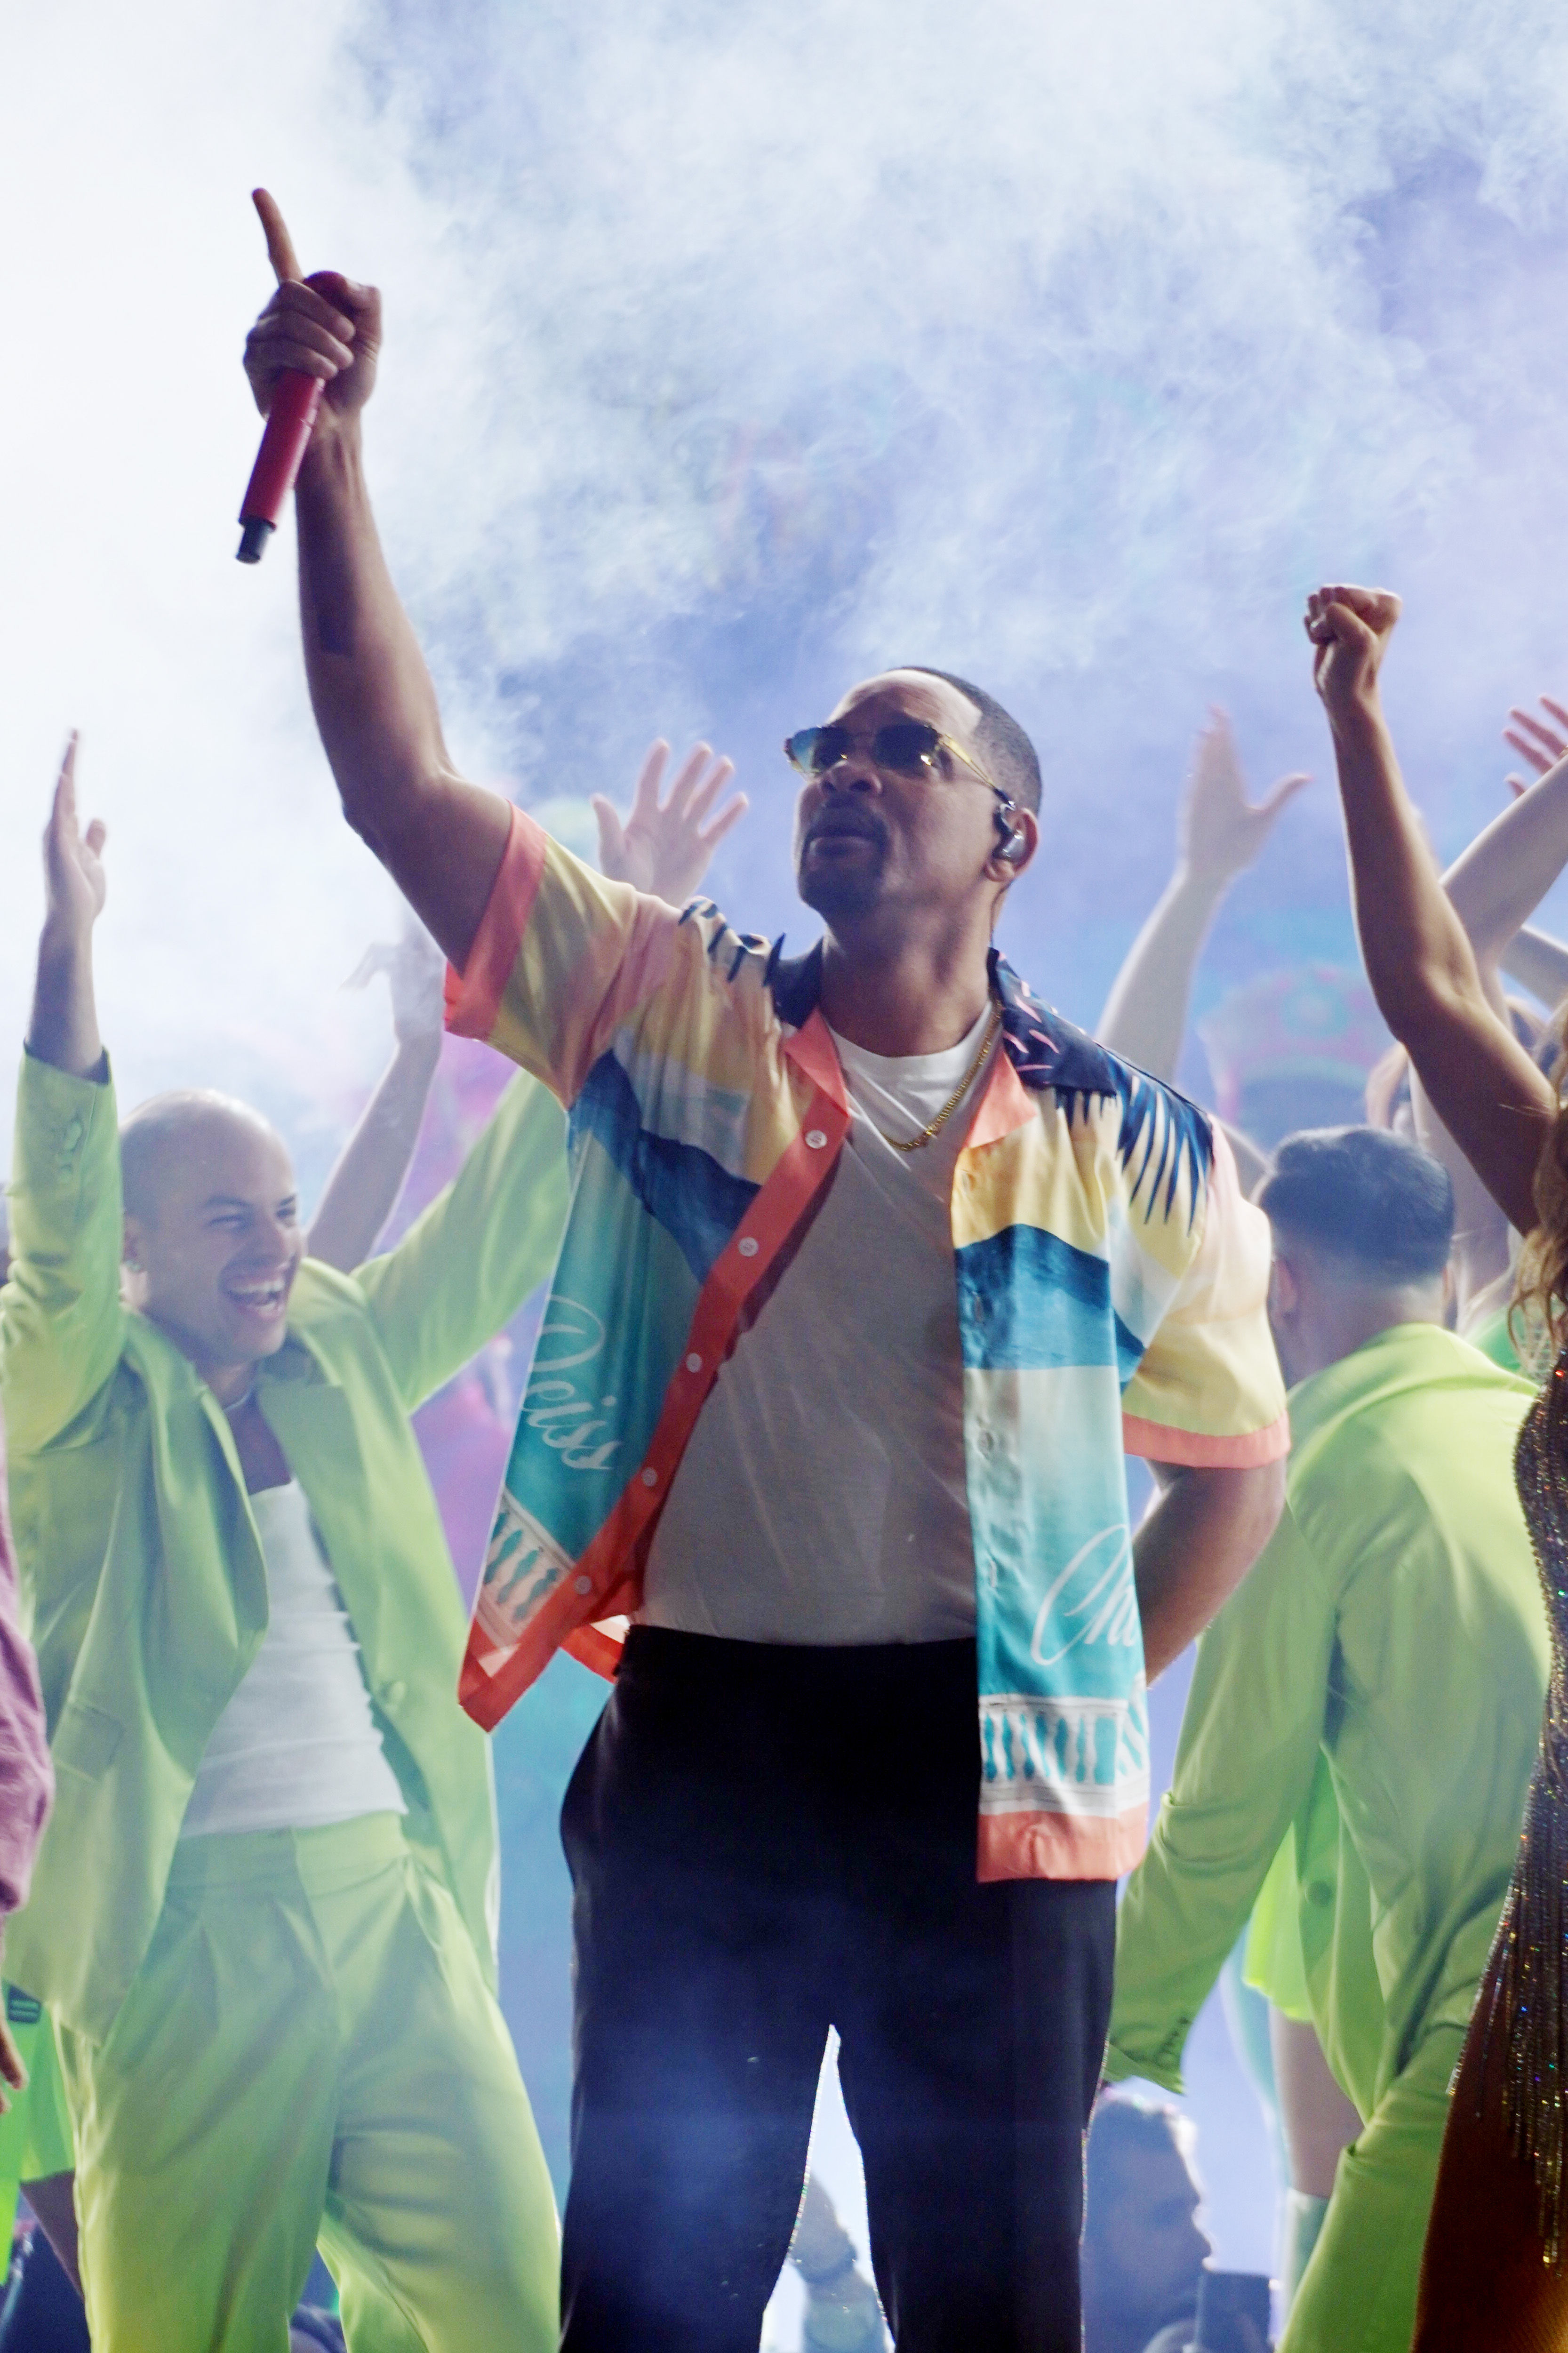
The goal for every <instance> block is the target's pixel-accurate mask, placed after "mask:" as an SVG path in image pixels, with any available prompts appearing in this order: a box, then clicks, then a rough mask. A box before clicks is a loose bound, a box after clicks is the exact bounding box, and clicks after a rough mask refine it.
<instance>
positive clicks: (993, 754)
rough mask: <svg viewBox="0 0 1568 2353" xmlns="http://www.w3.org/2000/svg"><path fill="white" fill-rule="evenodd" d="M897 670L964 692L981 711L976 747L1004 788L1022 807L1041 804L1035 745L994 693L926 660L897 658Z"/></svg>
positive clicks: (1038, 763)
mask: <svg viewBox="0 0 1568 2353" xmlns="http://www.w3.org/2000/svg"><path fill="white" fill-rule="evenodd" d="M898 667H899V668H900V670H914V671H915V672H917V673H918V675H919V676H920V677H921V678H940V679H941V680H942V682H943V684H944V685H947V686H955V687H957V689H958V691H959V692H960V694H966V695H967V696H968V697H969V700H970V701H971V702H973V705H974V707H975V709H976V710H977V711H978V712H979V713H980V724H979V726H978V727H977V728H976V729H975V731H974V744H975V749H976V751H978V753H979V754H980V756H981V758H982V759H983V760H984V763H985V765H986V767H987V768H988V769H989V770H990V773H991V775H992V776H993V777H994V780H995V782H996V783H997V784H999V785H1000V786H1001V787H1002V789H1003V791H1004V792H1007V793H1011V794H1012V796H1013V798H1014V799H1015V800H1016V802H1017V803H1018V804H1019V806H1020V807H1022V808H1029V809H1037V808H1038V807H1039V806H1040V789H1041V787H1040V761H1039V754H1037V752H1036V750H1035V747H1034V745H1033V744H1031V743H1030V741H1029V739H1028V737H1027V736H1026V734H1025V733H1024V731H1023V729H1022V728H1021V727H1020V726H1019V724H1018V723H1017V721H1016V719H1015V718H1014V717H1013V714H1012V712H1009V711H1004V710H1003V708H1002V705H1001V704H1000V703H999V702H997V700H996V698H995V696H994V694H987V693H986V691H985V689H984V687H983V686H975V685H973V683H972V682H971V681H970V680H968V679H966V678H958V677H955V676H954V674H953V672H952V670H932V669H931V665H930V663H929V662H900V664H899V665H898Z"/></svg>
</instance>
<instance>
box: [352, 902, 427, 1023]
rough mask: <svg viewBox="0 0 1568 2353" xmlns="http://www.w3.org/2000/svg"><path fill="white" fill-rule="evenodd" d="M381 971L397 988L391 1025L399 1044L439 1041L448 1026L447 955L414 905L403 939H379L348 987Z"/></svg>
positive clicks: (365, 981)
mask: <svg viewBox="0 0 1568 2353" xmlns="http://www.w3.org/2000/svg"><path fill="white" fill-rule="evenodd" d="M378 972H384V974H385V975H386V980H387V987H389V988H390V989H391V991H392V1028H393V1034H394V1035H395V1038H396V1039H397V1042H398V1044H399V1045H400V1046H412V1045H416V1044H417V1043H419V1042H420V1041H422V1040H427V1039H434V1040H435V1041H436V1042H437V1044H438V1043H439V1041H440V1039H441V1037H442V1035H443V1030H444V1018H445V1008H444V1006H443V1002H442V997H443V984H444V982H445V979H446V975H447V959H446V957H445V956H444V955H442V954H441V951H440V949H439V948H438V947H437V944H436V943H435V941H434V940H433V939H432V938H431V936H430V934H429V933H428V932H427V931H426V928H425V926H424V924H423V923H421V922H420V920H419V918H418V916H417V915H416V914H415V913H414V912H413V910H412V909H410V910H409V911H408V913H406V915H405V919H404V924H403V936H402V938H401V939H399V940H396V941H393V940H377V941H376V942H375V943H374V945H373V946H371V947H368V948H366V950H365V952H364V954H363V956H361V958H360V960H359V962H358V964H357V965H355V966H354V968H353V972H351V973H350V975H349V976H348V978H347V980H346V981H345V982H344V983H343V986H344V987H345V988H363V987H366V986H367V984H368V983H369V982H370V981H372V980H374V977H375V976H376V974H377V973H378Z"/></svg>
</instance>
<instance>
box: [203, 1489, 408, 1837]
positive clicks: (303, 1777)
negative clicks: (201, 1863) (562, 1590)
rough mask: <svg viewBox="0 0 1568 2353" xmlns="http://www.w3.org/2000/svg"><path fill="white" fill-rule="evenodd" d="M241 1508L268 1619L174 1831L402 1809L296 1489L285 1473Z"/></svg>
mask: <svg viewBox="0 0 1568 2353" xmlns="http://www.w3.org/2000/svg"><path fill="white" fill-rule="evenodd" d="M250 1508H251V1511H252V1513H253V1514H254V1515H255V1519H256V1529H257V1534H258V1535H259V1536H260V1538H261V1557H262V1560H263V1562H264V1563H265V1566H266V1569H267V1600H268V1625H267V1631H266V1633H265V1635H264V1636H263V1637H262V1642H261V1648H260V1649H259V1651H258V1652H257V1654H256V1656H255V1658H254V1659H253V1660H252V1661H251V1663H250V1666H249V1668H248V1669H247V1672H246V1674H245V1677H244V1679H243V1681H242V1682H241V1683H240V1684H239V1687H238V1689H237V1691H236V1692H235V1694H234V1696H233V1698H232V1699H231V1700H230V1701H229V1703H228V1705H227V1706H226V1708H225V1709H224V1712H223V1714H222V1715H220V1716H219V1718H218V1720H217V1722H216V1724H215V1725H214V1726H213V1729H212V1737H211V1738H210V1739H209V1740H208V1742H207V1745H206V1749H205V1753H204V1755H203V1757H202V1761H201V1764H200V1767H198V1769H197V1772H196V1780H195V1788H194V1789H193V1790H192V1791H191V1801H190V1804H189V1805H188V1806H187V1807H186V1809H185V1819H184V1826H183V1828H182V1830H181V1832H180V1835H181V1837H182V1838H199V1837H203V1836H205V1835H208V1834H210V1833H212V1832H215V1831H285V1830H291V1831H307V1830H320V1829H321V1827H322V1826H323V1825H324V1824H326V1823H328V1822H346V1821H352V1820H354V1819H355V1817H356V1816H358V1815H360V1814H384V1813H397V1814H402V1813H406V1812H407V1808H406V1806H405V1804H404V1801H403V1792H402V1790H401V1789H400V1788H398V1786H397V1777H396V1775H395V1773H394V1771H393V1769H392V1767H391V1766H390V1765H389V1764H388V1763H387V1761H386V1751H385V1749H384V1747H383V1746H382V1743H381V1735H380V1733H379V1732H378V1731H377V1730H376V1728H375V1720H374V1717H373V1716H372V1715H371V1710H370V1694H369V1692H368V1691H367V1689H366V1688H365V1680H364V1670H363V1666H362V1665H361V1662H360V1651H359V1644H358V1642H357V1641H355V1639H354V1630H353V1626H352V1624H351V1623H350V1621H349V1614H348V1611H347V1610H346V1609H344V1608H343V1598H342V1594H341V1593H340V1592H339V1591H338V1588H337V1581H336V1579H335V1578H334V1577H333V1576H332V1572H331V1568H330V1567H329V1566H328V1564H327V1561H326V1557H325V1556H324V1555H323V1553H322V1551H321V1544H320V1542H319V1540H318V1538H317V1535H316V1531H315V1527H314V1525H312V1522H311V1519H310V1506H309V1504H307V1503H306V1501H305V1495H304V1491H303V1489H302V1488H301V1487H300V1486H299V1485H298V1484H297V1483H296V1482H295V1481H293V1480H292V1479H291V1480H290V1481H289V1484H288V1485H287V1486H286V1487H267V1488H264V1489H263V1490H262V1492H261V1493H259V1494H257V1495H252V1497H251V1498H250Z"/></svg>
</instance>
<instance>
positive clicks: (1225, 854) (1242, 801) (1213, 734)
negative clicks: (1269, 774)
mask: <svg viewBox="0 0 1568 2353" xmlns="http://www.w3.org/2000/svg"><path fill="white" fill-rule="evenodd" d="M1307 781H1308V780H1307V778H1306V777H1305V776H1282V777H1281V778H1280V780H1279V783H1278V784H1277V785H1276V786H1274V788H1273V790H1272V792H1270V793H1268V795H1267V796H1266V797H1265V798H1264V799H1263V800H1262V801H1260V802H1259V803H1258V806H1257V807H1253V806H1252V804H1251V803H1250V802H1249V801H1248V799H1247V782H1246V779H1245V777H1244V776H1243V775H1242V773H1241V762H1240V760H1239V758H1238V757H1237V749H1236V737H1235V735H1234V733H1232V730H1231V724H1230V720H1229V718H1228V717H1227V715H1226V712H1223V711H1219V710H1215V711H1213V712H1210V714H1209V719H1208V723H1207V724H1206V726H1205V727H1204V728H1203V729H1202V731H1201V732H1200V733H1199V735H1198V739H1197V743H1196V744H1195V745H1194V750H1193V765H1192V770H1191V773H1190V774H1189V776H1188V778H1187V786H1186V791H1185V793H1184V796H1183V799H1182V807H1181V814H1180V817H1179V818H1178V819H1177V826H1176V863H1175V865H1174V867H1173V870H1172V873H1171V879H1170V881H1169V882H1168V883H1167V884H1166V885H1165V889H1164V891H1163V893H1162V895H1161V898H1160V901H1159V903H1158V905H1157V906H1156V907H1155V909H1154V912H1153V913H1152V915H1151V916H1150V918H1149V920H1148V922H1147V923H1145V924H1144V926H1143V928H1142V931H1141V932H1140V933H1139V934H1138V937H1137V938H1136V939H1135V940H1134V942H1133V943H1132V945H1131V948H1130V949H1129V951H1128V954H1127V959H1126V962H1125V963H1124V964H1123V965H1122V967H1121V971H1120V972H1119V973H1118V974H1117V976H1116V978H1115V979H1114V980H1113V981H1112V983H1111V985H1110V996H1109V997H1107V998H1106V1000H1105V1008H1104V1010H1103V1012H1102V1013H1101V1014H1100V1020H1099V1024H1098V1026H1097V1027H1096V1029H1095V1036H1096V1037H1097V1038H1098V1039H1100V1043H1101V1045H1104V1046H1109V1047H1110V1050H1111V1051H1112V1053H1115V1054H1121V1055H1123V1056H1125V1058H1126V1060H1128V1061H1130V1062H1136V1063H1137V1065H1138V1067H1139V1069H1140V1070H1143V1071H1149V1072H1150V1074H1151V1075H1152V1077H1154V1078H1157V1079H1167V1080H1168V1079H1172V1078H1173V1077H1174V1076H1175V1071H1176V1061H1177V1058H1178V1057H1179V1055H1180V1053H1181V1050H1182V1039H1183V1038H1184V1035H1185V1032H1186V1027H1187V1007H1188V1003H1189V1001H1190V999H1191V997H1192V987H1193V974H1194V970H1195V969H1196V966H1197V961H1198V955H1199V952H1200V950H1201V949H1202V947H1203V944H1204V942H1205V939H1206V938H1207V937H1208V933H1209V926H1210V924H1211V923H1213V922H1214V919H1215V913H1216V912H1217V910H1218V907H1219V903H1220V901H1221V900H1222V899H1223V898H1224V896H1225V894H1226V892H1227V891H1228V890H1229V888H1230V886H1231V884H1232V883H1233V882H1234V881H1235V880H1236V878H1237V875H1238V874H1245V873H1246V871H1247V868H1248V867H1249V866H1251V865H1252V864H1254V862H1255V861H1256V860H1257V859H1258V854H1259V852H1260V851H1261V850H1262V848H1263V845H1264V843H1265V842H1266V841H1267V840H1268V837H1269V835H1270V833H1271V832H1272V831H1273V829H1274V824H1275V820H1276V818H1278V817H1279V812H1280V810H1281V809H1282V808H1283V807H1285V804H1286V802H1287V801H1289V800H1290V799H1291V798H1292V797H1294V795H1295V794H1297V793H1299V792H1300V789H1301V786H1303V785H1304V784H1305V783H1306V782H1307Z"/></svg>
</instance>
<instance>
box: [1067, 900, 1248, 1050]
mask: <svg viewBox="0 0 1568 2353" xmlns="http://www.w3.org/2000/svg"><path fill="white" fill-rule="evenodd" d="M1226 879H1227V878H1226ZM1226 879H1219V878H1215V877H1211V876H1207V875H1197V874H1194V873H1193V872H1192V871H1191V870H1190V869H1189V868H1187V867H1185V866H1178V867H1177V868H1176V871H1175V872H1174V873H1173V875H1172V877H1171V880H1170V881H1169V882H1168V883H1167V884H1166V886H1165V889H1164V892H1163V893H1162V895H1161V898H1160V902H1159V904H1158V905H1157V906H1156V907H1155V909H1154V911H1153V913H1152V915H1151V916H1150V917H1149V920H1148V922H1147V923H1145V924H1144V926H1143V928H1142V931H1141V932H1140V933H1139V934H1138V937H1137V938H1136V939H1135V940H1134V942H1133V943H1132V945H1131V949H1130V950H1129V951H1128V954H1127V958H1126V961H1125V962H1124V963H1123V965H1122V966H1121V971H1120V972H1119V973H1118V974H1117V976H1116V978H1115V979H1114V980H1113V981H1112V983H1111V985H1110V996H1109V997H1107V998H1106V1000H1105V1008H1104V1010H1103V1011H1102V1012H1101V1014H1100V1020H1099V1023H1098V1024H1097V1026H1096V1029H1095V1035H1096V1037H1097V1038H1098V1039H1100V1044H1101V1045H1102V1046H1109V1047H1110V1050H1111V1052H1112V1053H1114V1054H1121V1055H1123V1056H1124V1057H1125V1058H1126V1060H1128V1061H1130V1062H1136V1063H1137V1065H1138V1067H1139V1069H1140V1070H1144V1071H1149V1072H1150V1074H1151V1076H1152V1077H1154V1078H1157V1079H1171V1078H1173V1076H1174V1075H1175V1068H1176V1063H1177V1060H1178V1059H1179V1058H1180V1055H1181V1050H1182V1039H1183V1038H1184V1035H1185V1032H1186V1026H1187V1007H1188V1003H1189V1000H1190V998H1191V996H1192V987H1193V975H1194V971H1195V970H1196V968H1197V961H1198V956H1199V955H1200V953H1201V952H1202V949H1203V944H1204V942H1205V939H1206V938H1207V936H1208V932H1209V926H1210V924H1211V923H1213V922H1214V918H1215V910H1216V908H1217V907H1218V905H1219V902H1220V901H1221V899H1222V898H1223V897H1224V896H1225V892H1226Z"/></svg>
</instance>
